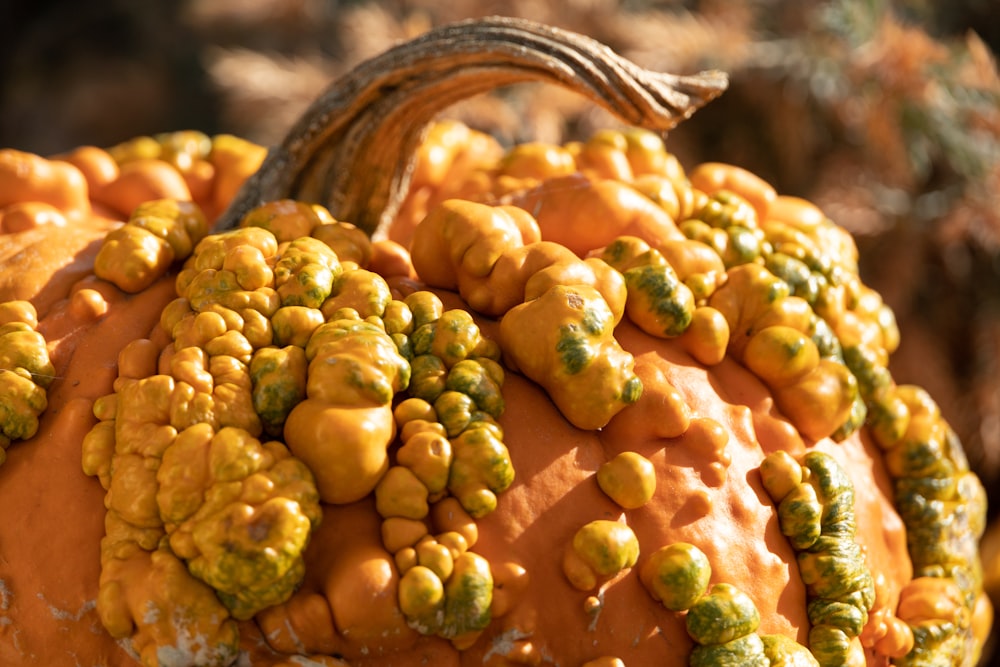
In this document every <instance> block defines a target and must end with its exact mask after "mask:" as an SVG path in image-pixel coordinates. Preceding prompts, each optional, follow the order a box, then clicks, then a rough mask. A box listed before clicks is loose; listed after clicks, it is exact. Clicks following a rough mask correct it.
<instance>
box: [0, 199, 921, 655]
mask: <svg viewBox="0 0 1000 667" xmlns="http://www.w3.org/2000/svg"><path fill="white" fill-rule="evenodd" d="M425 194H426V193H425ZM118 222H119V220H116V219H115V217H114V216H112V217H104V216H102V215H100V214H99V213H93V214H91V216H89V217H87V218H85V219H84V220H82V221H81V222H79V223H75V224H74V226H73V227H72V228H71V229H72V231H73V232H74V233H73V234H68V233H66V230H65V229H58V228H52V229H49V228H47V227H44V226H40V227H37V228H34V229H29V230H26V231H20V232H16V233H11V234H7V235H5V236H3V237H0V239H2V241H3V245H2V247H3V253H4V255H5V256H9V257H12V258H17V259H16V263H14V264H12V266H13V267H15V268H16V269H18V270H17V272H16V273H7V272H6V270H5V272H4V280H5V281H6V282H4V283H3V285H2V287H0V297H2V299H3V300H4V301H6V300H10V299H13V298H20V299H27V300H30V301H32V303H34V304H35V306H36V309H37V310H38V313H39V326H38V330H39V332H41V333H42V334H43V335H44V336H45V338H46V340H47V341H48V344H49V350H50V355H51V357H52V360H53V364H54V365H55V368H56V374H57V377H58V379H57V381H56V382H55V383H54V384H53V386H52V387H51V388H50V390H49V407H48V409H47V411H46V412H45V413H44V415H43V417H42V423H41V426H40V428H39V431H38V434H37V435H36V436H35V437H34V438H32V439H30V440H29V441H26V442H23V443H18V444H15V445H14V446H12V447H11V448H10V449H9V452H8V460H7V462H6V463H5V464H4V466H3V468H0V506H3V507H22V508H25V511H23V512H14V513H12V514H11V515H10V516H9V518H8V519H6V520H5V521H4V522H3V523H2V524H0V548H2V550H3V558H2V559H0V580H2V581H3V582H4V589H3V593H4V598H3V600H4V601H5V604H4V606H3V609H2V611H0V614H2V616H0V617H2V618H7V619H9V623H5V624H4V625H2V626H0V658H2V659H3V660H4V663H5V664H24V665H60V664H75V663H74V661H78V662H79V663H81V664H94V665H109V666H110V665H115V666H117V665H127V664H131V661H132V658H133V657H134V656H130V655H129V653H130V651H129V649H127V648H126V647H125V646H124V643H120V642H117V641H115V640H113V639H112V638H111V637H110V636H109V635H107V634H106V633H105V632H104V631H103V629H102V627H101V623H100V619H99V618H98V615H97V613H96V612H95V609H94V605H93V601H94V600H95V598H96V596H97V584H98V580H99V576H100V561H99V554H100V540H101V536H102V535H103V533H104V530H103V527H102V519H103V515H104V501H103V499H104V492H103V490H102V489H101V487H100V485H99V484H97V483H96V482H95V480H92V479H89V478H87V477H86V476H85V475H83V474H82V472H81V471H80V454H79V446H80V443H81V442H82V441H83V439H84V437H85V436H86V434H87V433H88V431H89V430H90V428H91V427H92V426H93V425H94V423H95V422H96V419H95V418H94V416H93V414H92V405H93V403H94V401H95V400H96V399H98V398H100V397H102V396H106V395H108V394H110V393H112V391H113V388H114V383H115V380H116V377H117V370H116V366H117V364H118V353H119V351H120V350H122V349H123V348H124V347H125V346H126V345H127V344H128V343H129V342H131V341H132V340H134V339H137V338H150V339H151V340H153V341H154V343H155V344H156V345H157V346H159V347H163V346H165V345H167V344H168V341H169V338H168V336H167V333H166V332H165V331H164V330H163V329H162V328H161V327H160V326H159V322H160V318H161V311H163V309H164V307H165V306H166V305H167V304H168V303H169V302H170V301H171V299H173V297H174V282H175V278H176V275H175V274H174V273H172V272H168V273H167V274H166V275H164V276H163V277H162V278H160V279H159V280H157V281H156V282H154V284H153V285H152V286H151V287H149V288H147V289H146V290H144V291H143V292H141V293H139V294H136V295H127V294H125V293H124V292H122V291H121V290H119V289H118V288H117V287H115V286H113V285H111V284H110V283H106V282H104V281H100V280H98V279H96V278H95V277H93V276H92V275H91V270H92V266H93V261H94V257H95V256H96V253H97V249H98V245H99V241H100V240H101V239H102V238H103V236H104V235H105V234H106V233H107V231H108V230H109V229H111V228H113V227H115V226H117V224H118ZM397 259H398V256H397ZM392 266H393V269H392V272H393V273H394V274H396V275H395V276H394V277H395V278H396V279H395V280H394V281H393V283H392V284H393V286H394V287H395V288H396V290H397V292H396V293H397V295H399V296H402V295H403V294H405V293H406V292H407V291H410V290H414V289H418V288H420V287H422V286H421V285H419V283H415V282H413V280H412V277H411V275H412V273H411V271H404V270H402V269H400V268H399V262H398V261H395V262H393V263H392ZM400 276H404V277H400ZM387 277H388V276H387ZM94 293H96V294H98V295H100V297H95V296H94ZM436 293H437V294H438V295H439V296H440V298H441V299H442V301H443V302H444V304H445V306H446V307H448V308H464V307H465V306H464V303H463V302H462V300H461V299H460V298H459V297H458V296H457V295H456V294H455V293H453V292H450V291H444V290H437V291H436ZM81 294H82V296H81ZM102 304H103V305H102ZM475 321H476V323H477V324H478V326H479V327H480V329H481V330H482V332H483V333H484V334H485V335H486V336H487V337H488V338H492V339H494V340H496V339H498V338H499V336H500V334H499V324H498V322H497V321H496V320H494V319H490V318H487V317H483V316H476V318H475ZM615 336H616V338H617V339H618V341H619V343H620V344H621V346H622V347H623V348H624V349H625V350H627V351H629V352H630V353H631V354H632V355H633V356H634V360H635V367H634V371H635V374H636V375H637V376H638V377H639V378H640V379H641V380H642V383H643V393H642V396H641V397H640V398H639V399H638V400H637V401H636V402H635V403H634V404H632V405H630V406H628V407H626V408H624V409H623V410H621V411H620V412H618V413H617V414H616V415H615V416H614V417H612V418H611V420H610V422H609V423H608V424H607V425H606V426H605V427H604V428H603V429H600V430H581V429H578V428H575V427H574V426H572V425H571V424H570V423H569V422H568V421H567V420H566V419H565V418H564V417H563V416H562V414H561V413H560V412H559V411H558V410H557V409H556V407H555V406H554V405H553V403H552V402H551V401H550V400H549V399H548V397H547V396H546V394H545V392H544V391H543V390H542V389H541V388H540V387H539V386H538V385H536V384H535V383H533V382H531V381H529V380H527V379H526V378H524V377H522V376H520V375H518V374H517V373H514V372H508V373H507V376H506V379H505V382H504V385H503V393H504V400H505V402H506V410H505V411H504V413H503V414H502V415H501V416H500V418H499V423H500V425H501V426H502V428H503V431H504V441H505V443H506V444H507V447H508V449H509V451H510V456H511V460H512V463H513V467H514V469H515V471H516V477H515V481H514V483H513V484H512V485H511V486H510V488H508V489H507V490H506V491H504V492H503V493H501V494H499V497H498V505H497V508H496V510H495V511H494V512H492V513H490V514H487V515H486V516H485V517H482V518H480V519H478V520H477V521H476V527H477V533H478V535H477V539H476V541H475V544H474V545H473V547H472V550H473V551H475V552H476V553H478V554H480V555H482V556H483V557H485V558H486V559H487V560H488V561H489V562H490V565H491V568H492V570H493V576H494V582H495V589H494V598H493V607H494V609H493V611H494V619H493V621H492V622H491V624H490V625H489V626H488V627H487V629H486V630H485V631H484V632H483V633H482V634H481V635H479V636H478V637H474V638H473V640H474V641H471V643H469V644H468V645H465V644H462V648H463V650H462V651H457V650H456V649H455V647H454V646H453V645H452V643H451V642H449V641H447V640H445V639H441V638H438V637H433V636H430V637H428V636H422V635H420V634H419V633H418V632H416V631H414V630H413V629H411V628H410V627H408V626H407V624H406V622H405V618H403V617H402V615H401V614H400V612H399V610H398V608H397V607H396V606H395V598H394V595H395V591H396V587H397V586H398V579H399V573H398V572H397V571H396V570H395V567H396V564H395V563H394V561H393V558H392V555H391V554H389V552H388V551H386V550H385V548H384V547H383V546H382V540H381V537H380V534H379V523H380V520H379V517H378V516H377V514H375V512H374V507H373V503H372V499H371V497H367V498H365V499H362V500H359V501H356V502H353V503H350V504H346V505H326V506H325V507H324V517H323V522H322V523H321V524H320V526H319V528H318V529H317V530H316V532H315V533H314V534H313V536H312V540H311V542H310V546H309V548H308V549H307V551H306V554H305V560H306V575H305V578H304V580H303V582H302V585H301V587H300V588H299V589H298V591H297V592H296V593H295V594H294V595H293V596H292V597H291V598H290V599H289V600H288V601H286V602H284V603H281V604H279V605H276V606H275V607H272V608H270V609H266V610H264V611H263V612H261V613H259V614H258V616H257V618H256V619H254V620H248V621H242V622H241V623H240V624H239V627H240V634H241V640H240V641H241V644H240V646H241V650H243V651H244V652H245V653H246V656H247V657H248V658H249V659H250V660H251V661H252V664H254V665H275V666H282V665H289V664H293V663H291V662H289V656H288V655H287V654H284V653H282V652H283V651H291V650H296V651H302V652H304V653H306V654H308V655H310V656H311V659H313V660H315V661H317V662H319V664H329V665H341V664H344V663H343V662H341V660H340V658H339V657H342V658H344V659H345V660H347V661H348V662H349V664H351V665H355V666H356V667H366V666H370V667H376V666H382V667H384V666H387V665H400V666H404V665H414V666H415V665H423V664H434V665H444V666H451V665H479V664H486V665H494V666H499V665H511V664H539V663H542V664H544V662H545V660H547V659H550V658H555V659H558V660H560V661H562V662H564V663H566V664H580V665H582V664H584V663H586V662H587V661H591V660H596V659H598V658H600V657H602V656H614V657H617V658H619V659H620V660H622V661H624V663H625V664H635V665H641V664H686V661H687V658H686V655H687V654H688V653H689V651H690V650H691V649H692V648H693V646H694V643H693V642H692V640H691V638H690V636H689V635H688V632H687V630H686V628H685V620H684V616H683V614H679V613H676V612H671V611H669V610H667V609H666V608H664V607H663V606H662V605H660V604H658V603H657V602H655V600H653V598H652V597H651V595H650V592H649V591H648V590H647V589H646V588H645V587H644V585H643V584H642V582H641V581H640V578H639V576H638V571H639V569H640V568H641V566H642V565H643V563H644V562H645V559H646V558H647V557H648V556H649V555H651V554H652V553H653V552H655V551H656V550H657V549H658V548H659V547H661V546H665V545H669V544H673V543H676V542H682V541H683V542H689V543H692V544H695V545H697V546H698V547H699V548H700V549H701V550H702V551H704V553H705V554H706V555H707V557H708V559H709V561H710V564H711V566H712V573H713V574H712V583H713V584H715V583H727V584H732V585H734V586H736V587H737V588H739V589H740V590H742V591H743V592H745V593H746V594H748V595H749V596H750V597H751V598H752V599H753V601H754V603H755V604H756V606H757V608H758V609H759V611H760V615H761V625H760V628H759V630H758V632H759V633H760V634H765V633H776V634H781V635H786V636H789V637H791V638H793V639H795V640H796V641H798V642H800V643H803V644H804V643H806V642H807V641H808V634H809V620H808V617H807V615H806V607H805V602H806V597H807V593H806V587H805V585H804V583H803V580H802V576H801V573H800V571H799V568H798V566H797V565H796V554H795V552H794V550H793V549H792V547H791V545H790V544H789V541H788V539H787V538H786V537H785V536H784V535H782V533H781V530H780V526H779V523H778V521H777V518H776V513H775V507H774V503H773V501H772V500H771V498H770V497H769V496H768V493H767V491H766V490H765V488H764V485H763V483H762V480H761V476H760V471H759V469H760V465H761V461H762V460H763V459H764V457H765V456H766V455H767V454H770V453H772V452H774V451H777V450H784V451H787V452H789V453H790V454H792V455H793V456H796V457H798V456H801V455H802V454H804V453H805V452H806V451H810V450H820V451H824V452H827V453H829V454H830V455H831V456H833V457H834V458H835V459H836V460H837V461H838V462H839V463H840V464H841V466H842V467H844V468H845V469H846V470H848V471H849V474H850V477H851V480H852V482H853V485H854V493H855V514H856V517H857V524H858V534H857V538H856V539H857V542H858V543H860V544H862V545H864V547H865V558H866V563H867V565H868V568H869V569H870V570H871V571H872V574H873V577H874V579H875V585H876V592H877V596H876V597H877V603H876V606H875V608H873V609H872V612H871V615H872V616H876V615H877V616H878V617H879V618H880V619H882V620H883V621H885V622H887V623H889V624H891V623H892V621H893V620H894V618H895V610H896V608H897V605H898V604H899V601H900V598H901V596H902V594H903V590H904V589H905V587H906V586H907V585H908V584H909V582H910V580H911V579H912V577H913V568H912V566H911V564H910V558H909V556H908V554H907V545H906V535H905V529H904V526H903V522H902V520H901V519H900V517H899V515H898V513H897V511H896V509H895V508H894V506H893V502H892V498H893V489H892V482H891V480H890V478H889V476H888V474H887V473H886V469H885V466H884V465H883V462H882V453H881V451H880V450H879V446H878V445H877V444H876V443H875V441H874V440H873V438H872V436H871V435H870V434H869V432H868V431H867V430H866V429H862V430H861V431H859V432H857V433H855V434H853V435H851V436H849V437H847V438H846V439H844V440H842V441H840V442H833V441H832V440H829V439H822V440H820V441H818V442H815V443H814V442H806V441H804V440H803V438H802V436H801V435H799V433H798V431H797V430H796V429H795V427H794V426H793V425H792V423H791V422H790V421H788V420H787V419H785V417H783V416H782V415H781V413H780V411H779V410H778V408H777V407H776V406H775V400H774V398H773V397H772V394H771V392H770V390H769V389H768V387H767V386H765V384H764V383H763V382H761V381H760V380H759V379H758V378H757V377H756V376H754V375H753V374H752V373H751V372H750V371H748V370H747V369H746V367H745V366H744V365H743V364H741V363H740V362H739V361H737V360H736V359H735V358H733V357H732V356H727V357H725V358H723V359H722V360H721V362H719V363H713V364H711V365H705V364H702V363H699V362H698V361H696V359H695V358H694V357H693V356H691V354H690V353H689V352H688V349H689V348H688V347H687V341H686V340H685V339H683V337H679V338H674V339H664V338H657V337H653V336H650V335H648V334H646V333H645V332H643V331H641V330H640V329H639V328H638V327H636V326H635V325H633V324H631V323H630V322H629V321H627V320H623V321H622V322H621V323H620V324H619V325H618V326H617V327H616V329H615ZM622 451H634V452H637V453H639V454H641V455H642V456H644V457H646V458H647V459H649V460H650V461H651V462H652V463H653V465H654V467H655V469H656V473H657V484H656V489H657V490H656V493H655V495H654V497H653V500H652V501H651V502H649V503H647V504H646V505H643V506H641V507H638V508H636V509H628V510H625V509H622V508H621V507H619V506H618V505H616V504H615V503H614V502H613V501H612V500H611V499H610V498H608V497H607V496H606V495H605V494H604V493H603V492H602V491H601V490H600V487H599V486H598V484H597V481H596V475H597V471H598V469H599V468H600V466H601V465H602V464H603V463H604V462H605V461H607V460H609V459H611V458H612V457H614V456H615V455H616V454H618V453H620V452H622ZM621 518H624V520H625V521H626V523H627V524H628V525H629V526H630V527H631V528H632V530H633V531H634V532H635V535H636V537H637V539H638V542H639V546H640V554H639V560H638V562H637V563H636V565H635V566H634V567H633V568H630V569H626V570H624V571H622V572H620V573H618V574H616V575H613V576H610V577H609V578H607V579H606V580H605V581H603V582H602V584H601V587H600V588H599V589H594V590H589V591H581V590H578V589H576V588H574V587H572V586H571V585H570V583H569V582H568V581H567V578H566V575H565V574H564V572H563V566H562V563H563V555H564V553H565V551H566V550H567V549H568V548H569V545H570V543H571V542H572V540H573V536H574V534H575V533H576V531H577V530H578V529H579V528H580V527H581V526H582V525H583V524H585V523H587V522H590V521H594V520H611V521H616V520H619V519H621ZM435 522H436V523H435ZM43 523H44V525H45V526H46V528H45V530H39V529H38V526H39V525H42V524H43ZM431 523H434V524H435V525H434V527H435V529H436V530H433V531H432V532H438V531H439V530H447V529H448V527H447V522H446V521H445V520H444V519H442V518H440V517H436V518H434V519H432V520H431ZM67 554H73V556H72V557H68V556H67ZM358 596H364V597H365V598H366V599H368V600H369V601H370V603H371V606H366V607H359V606H358V603H357V602H356V599H357V597H358ZM6 601H9V604H7V603H6ZM872 632H875V631H874V630H873V631H872ZM883 633H884V630H883ZM265 637H266V638H267V639H266V640H265ZM53 638H66V641H62V640H58V641H53ZM456 643H457V642H456ZM877 647H878V644H877V642H874V641H871V642H869V643H868V645H867V648H866V655H865V657H866V659H867V663H868V664H870V665H883V664H888V662H889V657H888V655H887V654H886V653H885V652H884V651H880V650H877ZM332 656H339V657H338V658H334V657H332Z"/></svg>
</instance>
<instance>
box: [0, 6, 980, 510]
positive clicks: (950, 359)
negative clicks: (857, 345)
mask: <svg viewBox="0 0 1000 667" xmlns="http://www.w3.org/2000/svg"><path fill="white" fill-rule="evenodd" d="M11 1H12V0H7V2H8V4H10V2H11ZM998 11H1000V7H998V4H997V2H996V0H949V1H935V0H893V1H890V0H828V1H822V2H820V1H817V2H801V0H704V1H697V0H686V1H682V0H624V1H622V2H614V1H612V0H562V1H560V2H558V3H554V2H542V1H532V0H506V1H504V2H499V1H491V0H450V1H449V2H447V3H439V2H436V1H432V0H385V1H382V2H375V1H366V0H339V1H338V0H144V1H143V2H134V1H133V0H88V1H87V2H78V1H77V0H61V1H59V0H55V1H53V0H48V1H45V2H24V1H23V0H17V1H16V2H14V6H12V7H8V8H7V9H6V10H5V11H4V20H3V22H2V25H0V40H2V41H0V43H2V44H3V45H4V48H3V50H2V55H0V146H5V147H13V148H20V149H23V150H28V151H32V152H37V153H41V154H51V153H56V152H59V151H63V150H66V149H69V148H72V147H75V146H77V145H81V144H96V145H101V146H110V145H113V144H115V143H117V142H119V141H123V140H125V139H128V138H131V137H133V136H136V135H140V134H152V133H156V132H162V131H166V130H177V129H199V130H202V131H205V132H208V133H216V132H230V133H234V134H238V135H240V136H243V137H246V138H248V139H252V140H254V141H257V142H260V143H264V144H269V143H273V142H277V141H278V140H280V138H281V137H282V136H283V134H284V132H285V130H286V128H287V127H288V126H289V125H290V124H291V122H292V120H293V119H294V118H295V117H296V116H297V115H298V114H299V113H300V112H301V111H302V110H303V108H304V107H305V106H306V105H307V104H308V103H309V102H310V101H311V100H312V99H313V98H314V97H315V96H317V95H318V94H319V93H320V91H322V89H323V88H325V87H326V85H327V84H328V83H329V82H330V81H332V80H333V79H334V78H335V77H337V75H338V74H340V73H342V72H344V71H346V70H348V69H349V68H351V67H352V66H353V65H355V64H356V63H358V62H359V61H361V60H363V59H365V58H367V57H370V56H372V55H375V54H376V53H378V52H381V51H382V50H384V49H386V48H387V47H389V46H392V45H393V44H396V43H397V42H399V41H401V40H404V39H407V38H410V37H413V36H416V35H418V34H420V33H421V32H423V31H425V30H427V29H428V28H430V27H432V26H436V25H440V24H442V23H447V22H450V21H454V20H459V19H462V18H468V17H474V16H485V15H491V14H506V15H515V16H525V17H529V18H533V19H537V20H541V21H544V22H547V23H550V24H553V25H557V26H560V27H564V28H568V29H570V30H574V31H577V32H582V33H586V34H588V35H590V36H592V37H594V38H596V39H598V40H600V41H602V42H604V43H606V44H608V45H609V46H611V47H612V48H614V49H615V50H616V51H618V52H619V53H621V54H623V55H625V56H627V57H629V58H631V59H633V60H634V61H636V62H637V63H639V64H641V65H643V66H645V67H648V68H651V69H656V70H662V71H672V72H677V73H691V72H695V71H698V70H702V69H709V68H719V69H723V70H725V71H727V72H729V73H730V76H731V86H730V89H729V91H728V92H727V93H726V94H725V95H723V96H722V97H721V98H719V99H718V100H716V101H715V102H713V103H712V104H710V105H709V106H708V107H707V108H705V109H704V110H702V111H701V112H699V113H698V114H696V115H695V117H694V118H693V119H692V120H690V121H688V122H686V123H684V124H682V125H681V126H680V127H679V128H677V129H676V130H674V131H673V132H672V133H671V134H670V136H669V137H668V138H667V143H668V147H669V148H671V149H672V150H673V151H674V152H675V153H677V155H678V156H679V157H680V158H681V161H682V163H683V164H685V165H689V166H690V165H694V164H695V163H697V162H699V161H703V160H719V161H726V162H732V163H735V164H739V165H741V166H744V167H746V168H749V169H751V170H753V171H754V172H756V173H758V174H759V175H761V176H762V177H764V178H765V179H767V180H769V181H770V182H771V183H772V184H773V185H774V186H775V187H776V188H777V190H778V191H779V192H781V193H783V194H791V195H798V196H802V197H805V198H807V199H810V200H812V201H814V202H816V203H817V204H819V205H820V206H821V207H822V208H823V209H824V210H825V211H826V213H827V214H828V215H829V216H830V217H831V218H833V219H834V220H836V221H837V222H839V223H840V224H842V225H843V226H845V227H847V228H848V229H850V231H852V232H853V233H854V234H855V236H856V238H857V241H858V246H859V248H860V250H861V258H862V267H861V271H862V277H863V278H864V280H865V282H866V283H868V284H870V285H872V286H874V287H875V288H876V289H877V290H879V291H880V292H881V293H882V295H883V297H884V298H885V300H886V302H887V303H889V305H890V306H892V308H893V309H894V310H895V312H896V315H897V319H898V320H899V323H900V327H901V329H902V331H903V342H902V346H901V348H900V350H899V352H898V353H897V354H896V355H895V357H894V358H893V362H892V370H893V374H894V376H895V378H896V379H897V381H898V382H901V383H909V382H912V383H916V384H919V385H922V386H924V387H926V388H927V389H928V390H930V392H931V393H932V395H933V396H934V397H935V399H936V400H937V401H938V402H939V404H940V405H941V408H942V410H943V411H944V413H945V415H946V416H947V418H948V419H949V421H950V422H951V424H952V425H953V427H954V428H955V429H956V431H957V432H958V433H959V435H960V436H961V438H962V440H963V442H964V444H965V447H966V450H967V453H968V456H969V459H970V463H971V465H972V467H973V468H974V469H975V470H976V471H977V472H979V474H980V476H981V477H982V479H983V481H984V483H985V484H986V486H987V488H988V489H989V490H990V494H991V510H990V513H991V515H996V514H997V513H998V505H1000V495H998V493H997V491H996V489H997V488H998V486H1000V79H998V74H997V61H996V54H997V53H1000V18H998ZM539 92H540V91H539V90H538V89H537V88H534V87H532V86H522V87H517V88H514V89H510V90H504V91H499V92H498V93H497V94H495V95H492V96H491V97H490V98H489V99H482V98H480V99H474V100H471V101H469V102H467V103H463V104H462V105H461V106H460V107H456V108H455V109H453V112H454V113H453V114H450V115H454V116H457V117H459V118H460V119H462V120H464V121H465V122H467V123H469V124H470V125H472V126H473V127H476V128H478V129H483V130H487V131H490V132H491V133H493V134H495V135H496V136H497V137H498V138H500V139H501V140H502V141H504V142H507V143H511V142H516V141H521V140H526V139H541V140H548V141H563V140H566V139H570V138H580V137H585V136H586V135H587V134H588V133H589V132H591V131H592V130H594V129H597V128H599V127H605V126H609V125H612V124H614V121H613V120H612V119H609V118H608V117H606V116H604V115H603V113H602V112H599V111H598V110H596V109H595V108H594V107H593V106H591V105H590V103H588V102H585V101H583V100H582V99H581V98H578V97H576V96H574V95H572V94H569V93H565V92H562V91H560V90H554V89H550V88H546V89H545V90H544V94H539Z"/></svg>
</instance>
